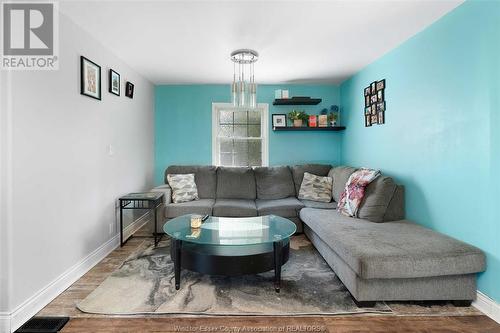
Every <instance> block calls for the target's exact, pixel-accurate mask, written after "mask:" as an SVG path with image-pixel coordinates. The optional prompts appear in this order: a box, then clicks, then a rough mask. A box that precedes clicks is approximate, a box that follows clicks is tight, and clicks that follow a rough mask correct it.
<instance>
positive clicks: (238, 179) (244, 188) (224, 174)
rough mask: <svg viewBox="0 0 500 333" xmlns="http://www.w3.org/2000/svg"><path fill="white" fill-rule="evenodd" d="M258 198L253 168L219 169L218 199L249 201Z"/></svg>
mask: <svg viewBox="0 0 500 333" xmlns="http://www.w3.org/2000/svg"><path fill="white" fill-rule="evenodd" d="M256 197H257V190H256V186H255V175H254V172H253V169H252V168H247V167H236V168H234V167H218V168H217V198H218V199H249V200H254V199H255V198H256Z"/></svg>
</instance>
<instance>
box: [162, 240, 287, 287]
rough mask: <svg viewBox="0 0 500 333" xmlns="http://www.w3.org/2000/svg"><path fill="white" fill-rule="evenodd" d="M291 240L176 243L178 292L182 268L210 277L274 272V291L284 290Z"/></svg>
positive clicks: (173, 253) (171, 252)
mask: <svg viewBox="0 0 500 333" xmlns="http://www.w3.org/2000/svg"><path fill="white" fill-rule="evenodd" d="M289 254H290V243H289V240H288V239H286V240H278V241H275V242H274V243H268V244H257V245H240V246H232V245H205V244H195V243H190V242H185V241H184V242H183V241H181V240H176V239H173V240H172V246H171V247H170V256H171V258H172V261H173V262H174V272H175V289H177V290H179V288H180V280H181V268H185V269H188V270H190V271H194V272H199V273H202V274H209V275H224V276H238V275H246V274H258V273H263V272H267V271H270V270H273V269H274V290H275V291H276V292H278V293H279V292H280V289H281V266H282V265H284V264H285V263H286V262H287V261H288V258H289Z"/></svg>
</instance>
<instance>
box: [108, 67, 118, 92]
mask: <svg viewBox="0 0 500 333" xmlns="http://www.w3.org/2000/svg"><path fill="white" fill-rule="evenodd" d="M113 76H118V85H117V88H118V89H117V90H116V89H114V87H113ZM108 81H109V82H108V83H109V92H110V93H112V94H113V95H116V96H120V90H121V79H120V73H118V72H117V71H115V70H113V69H111V68H110V69H109V76H108Z"/></svg>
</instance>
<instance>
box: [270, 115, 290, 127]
mask: <svg viewBox="0 0 500 333" xmlns="http://www.w3.org/2000/svg"><path fill="white" fill-rule="evenodd" d="M272 119H273V128H275V127H287V125H286V114H273V117H272ZM278 120H281V121H278Z"/></svg>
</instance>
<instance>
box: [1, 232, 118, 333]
mask: <svg viewBox="0 0 500 333" xmlns="http://www.w3.org/2000/svg"><path fill="white" fill-rule="evenodd" d="M119 245H120V235H115V236H114V237H113V238H111V239H110V240H108V241H107V242H106V243H104V244H103V245H101V246H100V247H99V248H97V249H96V250H95V251H93V252H92V253H90V254H89V255H88V256H86V257H85V258H83V259H82V260H81V261H80V262H78V263H77V264H75V265H73V267H71V268H69V269H68V270H66V271H65V272H64V273H63V274H61V275H60V276H59V277H57V278H56V279H55V280H54V281H52V282H51V283H49V284H48V285H47V286H46V287H44V288H43V289H41V290H40V291H38V292H37V293H36V294H35V295H33V296H32V297H30V298H29V299H27V300H26V301H24V302H23V303H22V304H21V305H19V306H18V307H17V308H16V309H15V310H14V311H13V312H12V313H11V314H10V326H11V329H12V331H15V330H17V329H18V328H19V327H20V326H21V325H22V324H24V323H25V322H26V321H28V320H29V319H30V318H31V317H33V316H34V315H35V314H36V313H37V312H38V311H40V310H41V309H43V308H44V307H45V306H46V305H47V304H49V303H50V302H51V301H52V300H53V299H55V298H56V297H57V296H59V295H60V294H61V293H62V292H63V291H64V290H66V289H67V288H68V287H69V286H71V285H72V284H73V283H75V282H76V281H77V280H78V279H79V278H81V277H82V276H83V275H84V274H85V273H87V272H88V271H89V270H90V269H91V268H92V267H94V266H95V265H96V264H97V263H99V262H100V261H101V260H103V259H104V258H106V256H108V255H109V254H110V253H111V252H112V251H113V250H114V249H116V248H117V247H118V246H119ZM1 332H3V331H1ZM7 332H9V331H7Z"/></svg>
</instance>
